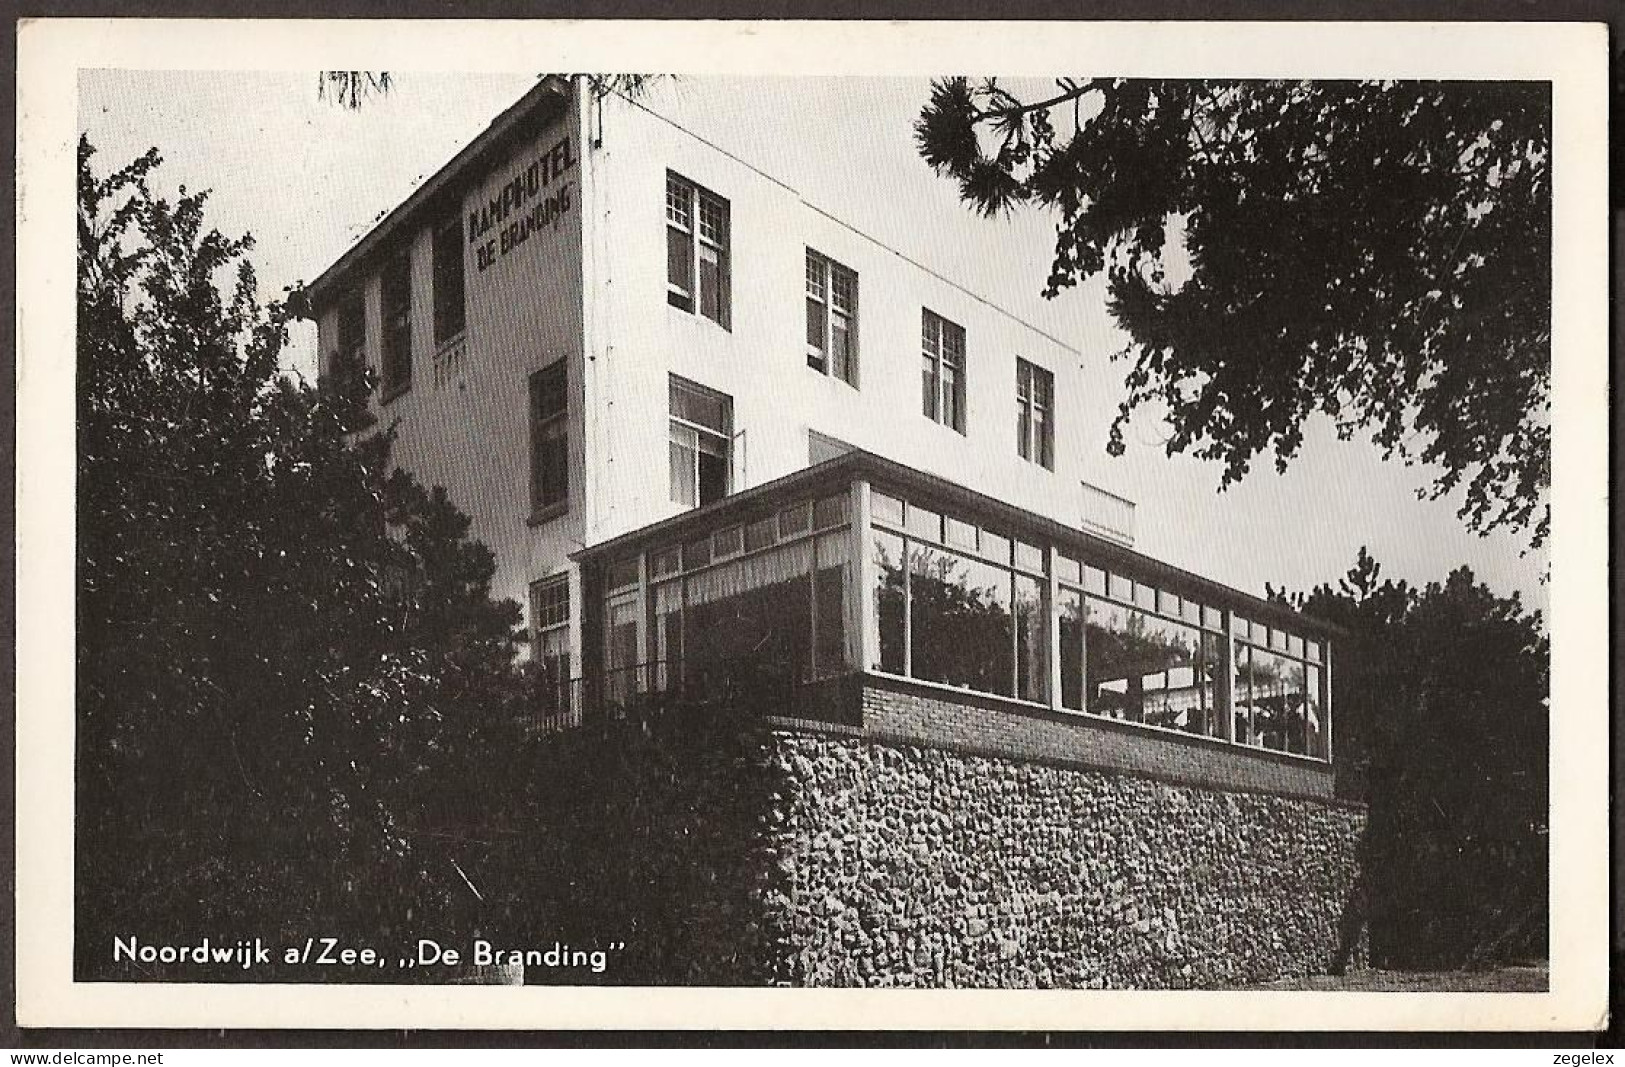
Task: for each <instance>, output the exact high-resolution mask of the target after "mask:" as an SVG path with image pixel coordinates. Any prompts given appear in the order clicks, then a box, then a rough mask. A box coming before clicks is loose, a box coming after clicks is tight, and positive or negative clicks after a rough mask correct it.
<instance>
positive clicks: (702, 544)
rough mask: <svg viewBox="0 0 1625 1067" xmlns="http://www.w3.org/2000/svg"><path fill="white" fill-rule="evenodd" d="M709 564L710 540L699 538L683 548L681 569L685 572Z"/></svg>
mask: <svg viewBox="0 0 1625 1067" xmlns="http://www.w3.org/2000/svg"><path fill="white" fill-rule="evenodd" d="M710 562H711V539H710V538H709V537H699V538H695V539H694V540H692V541H690V542H689V543H688V544H686V545H684V546H683V569H684V570H685V571H691V570H695V569H697V568H699V567H704V566H705V565H707V564H708V563H710Z"/></svg>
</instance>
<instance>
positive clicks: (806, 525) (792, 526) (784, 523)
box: [779, 503, 812, 539]
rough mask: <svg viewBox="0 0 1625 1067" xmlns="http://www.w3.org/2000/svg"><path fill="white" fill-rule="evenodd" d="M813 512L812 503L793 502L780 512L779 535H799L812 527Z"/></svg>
mask: <svg viewBox="0 0 1625 1067" xmlns="http://www.w3.org/2000/svg"><path fill="white" fill-rule="evenodd" d="M811 512H812V505H811V504H807V503H801V504H791V505H790V506H789V507H787V508H785V509H784V510H783V511H781V512H779V537H780V538H781V539H783V538H789V537H799V536H800V535H802V534H804V533H806V532H807V531H808V530H810V529H812V520H811V518H810V513H811Z"/></svg>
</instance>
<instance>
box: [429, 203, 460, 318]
mask: <svg viewBox="0 0 1625 1067" xmlns="http://www.w3.org/2000/svg"><path fill="white" fill-rule="evenodd" d="M432 258H433V260H434V339H435V343H436V344H439V343H441V342H442V341H447V340H450V339H451V338H453V337H455V336H457V335H458V334H460V333H462V332H463V321H464V309H463V218H462V214H461V213H460V212H459V213H458V214H457V215H454V216H453V217H452V218H450V219H447V220H446V221H445V222H444V223H442V224H441V225H440V226H439V227H438V228H437V229H436V230H435V231H434V248H433V257H432Z"/></svg>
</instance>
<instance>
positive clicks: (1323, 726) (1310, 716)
mask: <svg viewBox="0 0 1625 1067" xmlns="http://www.w3.org/2000/svg"><path fill="white" fill-rule="evenodd" d="M1303 688H1304V692H1303V697H1304V706H1305V709H1306V710H1305V716H1304V718H1305V729H1306V730H1307V731H1308V735H1309V736H1308V742H1309V744H1308V752H1309V755H1311V756H1314V757H1316V758H1318V759H1325V758H1326V741H1327V738H1328V737H1330V733H1329V731H1328V730H1327V726H1328V725H1329V723H1328V721H1327V716H1326V706H1325V700H1324V699H1323V694H1322V693H1321V673H1320V668H1319V667H1310V668H1308V669H1307V670H1306V671H1305V672H1304V687H1303Z"/></svg>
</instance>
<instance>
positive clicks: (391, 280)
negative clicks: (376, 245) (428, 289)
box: [380, 255, 412, 389]
mask: <svg viewBox="0 0 1625 1067" xmlns="http://www.w3.org/2000/svg"><path fill="white" fill-rule="evenodd" d="M381 288H382V292H381V294H380V298H381V300H382V302H383V306H382V309H381V310H382V313H383V320H384V337H383V342H384V345H383V357H384V386H385V388H390V389H403V388H405V387H406V386H408V385H410V384H411V382H412V261H411V259H410V258H409V257H407V256H404V255H403V256H397V257H396V258H395V259H394V260H392V261H391V262H390V265H389V266H388V267H387V268H386V269H385V271H384V274H383V277H382V279H381Z"/></svg>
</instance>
